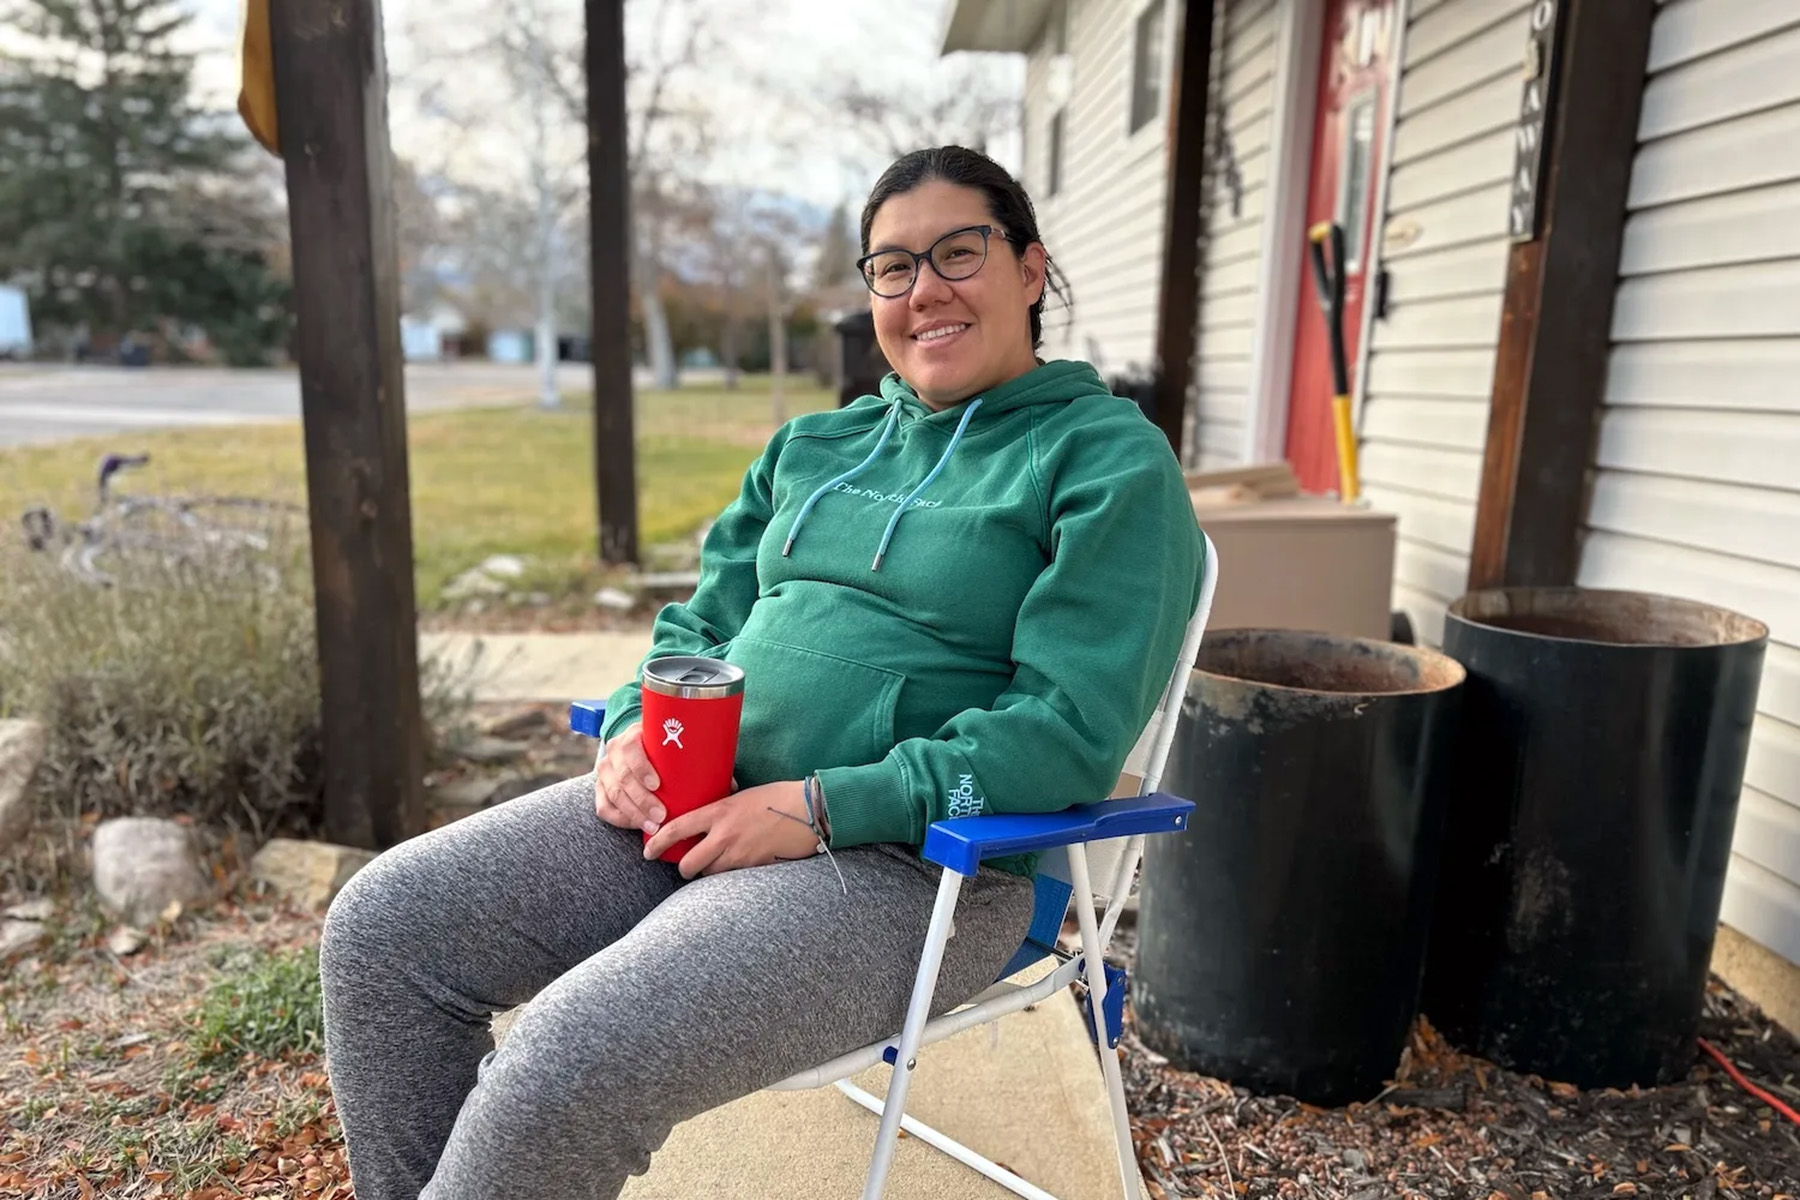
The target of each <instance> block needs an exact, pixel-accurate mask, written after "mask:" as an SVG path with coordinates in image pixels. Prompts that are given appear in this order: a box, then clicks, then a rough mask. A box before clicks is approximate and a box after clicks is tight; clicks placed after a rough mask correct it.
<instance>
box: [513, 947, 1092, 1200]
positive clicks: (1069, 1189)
mask: <svg viewBox="0 0 1800 1200" xmlns="http://www.w3.org/2000/svg"><path fill="white" fill-rule="evenodd" d="M1029 977H1030V976H1029V975H1022V976H1021V977H1020V978H1021V979H1025V978H1029ZM508 1024H510V1019H509V1018H507V1017H502V1018H500V1019H498V1020H496V1022H495V1029H496V1033H497V1034H498V1035H500V1036H502V1037H503V1036H504V1029H505V1027H506V1025H508ZM888 1076H889V1070H888V1068H887V1067H886V1066H878V1067H875V1068H872V1069H871V1070H868V1071H865V1072H863V1073H861V1074H860V1075H858V1076H856V1077H855V1078H854V1079H853V1080H852V1082H854V1083H855V1084H856V1085H857V1086H859V1087H861V1088H863V1089H864V1090H865V1091H867V1092H869V1093H870V1094H872V1095H875V1096H882V1095H885V1094H886V1092H887V1080H888ZM906 1111H907V1113H908V1114H909V1115H911V1116H913V1117H916V1118H918V1119H919V1120H921V1121H923V1122H925V1123H926V1124H927V1125H930V1126H932V1127H933V1128H936V1129H938V1130H940V1131H941V1132H943V1133H946V1134H948V1135H949V1136H951V1137H954V1138H956V1139H957V1140H958V1141H960V1142H962V1143H963V1144H964V1145H966V1146H968V1147H970V1148H971V1149H973V1150H975V1151H976V1152H978V1153H980V1154H983V1155H986V1156H987V1157H988V1158H991V1159H993V1160H994V1161H995V1162H998V1163H1000V1164H1002V1165H1004V1166H1005V1167H1007V1168H1008V1169H1009V1170H1012V1171H1014V1172H1017V1173H1018V1174H1020V1175H1022V1176H1024V1177H1025V1178H1026V1179H1027V1180H1030V1181H1031V1182H1032V1183H1034V1184H1036V1185H1037V1186H1039V1187H1041V1188H1043V1189H1045V1190H1046V1191H1048V1192H1049V1193H1050V1194H1052V1195H1054V1196H1056V1197H1058V1200H1116V1197H1118V1196H1119V1195H1121V1189H1120V1186H1119V1175H1118V1167H1117V1158H1116V1156H1115V1154H1114V1151H1113V1141H1112V1134H1111V1117H1110V1113H1109V1109H1108V1106H1107V1103H1106V1090H1105V1084H1104V1082H1103V1081H1102V1078H1101V1075H1100V1066H1099V1062H1098V1061H1097V1060H1096V1058H1095V1057H1094V1052H1093V1048H1092V1045H1091V1044H1090V1043H1089V1041H1088V1039H1087V1036H1086V1034H1085V1033H1084V1032H1083V1030H1082V1025H1081V1010H1080V1008H1079V1007H1078V1006H1077V1005H1076V1003H1075V999H1074V997H1073V996H1072V995H1071V994H1070V993H1069V992H1067V991H1066V990H1065V991H1062V992H1059V993H1057V994H1056V995H1055V996H1053V997H1052V998H1051V999H1050V1000H1049V1001H1047V1002H1045V1003H1044V1004H1041V1005H1039V1006H1038V1007H1037V1008H1035V1009H1032V1010H1028V1011H1025V1012H1019V1013H1014V1014H1012V1015H1011V1016H1009V1017H1006V1018H1004V1019H1002V1020H1000V1021H998V1022H996V1023H994V1024H993V1025H990V1026H987V1027H985V1028H977V1029H971V1030H968V1031H966V1032H964V1033H961V1034H958V1035H957V1036H956V1037H953V1038H949V1039H947V1040H946V1041H943V1042H939V1043H938V1044H937V1045H935V1046H928V1047H926V1049H925V1050H924V1051H923V1052H922V1053H921V1054H920V1055H919V1069H918V1072H917V1074H916V1075H915V1076H914V1078H913V1085H912V1088H911V1090H910V1093H909V1094H908V1096H907V1105H906ZM877 1124H878V1118H877V1117H876V1116H875V1114H873V1113H871V1112H869V1111H868V1110H867V1109H865V1108H863V1107H861V1106H860V1105H858V1104H856V1103H855V1102H854V1101H852V1100H850V1099H849V1098H848V1097H846V1096H844V1095H843V1094H842V1093H840V1092H839V1091H838V1090H837V1089H836V1088H834V1087H824V1088H818V1089H815V1090H813V1091H805V1092H759V1093H756V1094H754V1095H751V1096H746V1097H744V1098H743V1099H741V1100H737V1101H734V1102H733V1103H731V1104H727V1105H724V1106H722V1107H720V1108H716V1109H714V1110H712V1111H711V1112H707V1113H702V1114H701V1115H700V1116H698V1117H695V1118H693V1119H692V1120H690V1121H686V1122H683V1123H682V1124H681V1125H678V1126H677V1127H676V1128H675V1130H674V1132H673V1133H671V1134H670V1136H669V1140H668V1141H667V1142H665V1143H664V1144H663V1147H662V1149H661V1150H659V1151H657V1153H656V1155H655V1156H654V1157H653V1159H652V1160H651V1164H650V1171H649V1173H648V1174H646V1175H643V1176H640V1177H638V1178H635V1179H633V1180H631V1181H630V1182H629V1183H628V1184H627V1185H626V1187H625V1191H624V1192H623V1194H622V1200H691V1198H692V1197H695V1196H730V1197H732V1198H733V1200H759V1198H762V1197H768V1198H769V1200H777V1198H779V1200H788V1198H789V1197H794V1198H798V1200H813V1198H818V1200H840V1198H842V1197H855V1196H858V1195H860V1194H861V1192H862V1185H863V1179H864V1177H865V1176H866V1174H867V1172H868V1166H869V1157H870V1154H871V1153H872V1152H873V1150H874V1145H875V1132H876V1128H877ZM1011 1196H1012V1193H1011V1192H1009V1191H1007V1190H1006V1189H1005V1188H1002V1187H1000V1186H999V1185H998V1184H995V1183H993V1182H991V1181H989V1180H988V1179H986V1178H984V1177H983V1176H981V1175H980V1174H978V1173H977V1172H975V1171H974V1170H972V1169H970V1168H969V1167H966V1166H964V1165H962V1164H961V1163H959V1162H957V1161H955V1160H954V1159H952V1158H950V1157H949V1156H948V1155H946V1154H944V1153H943V1152H942V1151H939V1150H937V1149H935V1148H933V1147H931V1146H928V1145H926V1144H925V1143H924V1142H922V1141H920V1140H918V1139H917V1138H913V1137H909V1136H906V1135H904V1134H903V1135H902V1136H901V1139H900V1144H899V1146H898V1148H897V1149H896V1151H895V1155H894V1165H893V1168H892V1170H891V1171H890V1173H889V1175H888V1187H887V1192H886V1200H946V1198H947V1197H958V1198H959V1200H961V1198H965V1197H966V1198H967V1200H1006V1198H1008V1197H1011Z"/></svg>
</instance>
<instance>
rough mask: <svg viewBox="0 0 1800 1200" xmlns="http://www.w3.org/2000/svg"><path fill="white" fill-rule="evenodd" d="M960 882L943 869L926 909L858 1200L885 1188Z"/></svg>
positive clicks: (873, 1199)
mask: <svg viewBox="0 0 1800 1200" xmlns="http://www.w3.org/2000/svg"><path fill="white" fill-rule="evenodd" d="M962 881H963V877H962V876H961V875H958V874H957V873H956V872H955V871H952V870H950V869H948V868H945V870H944V874H943V877H942V878H941V879H940V880H939V881H938V894H937V904H936V905H935V906H933V908H932V910H931V924H930V926H929V927H928V928H927V929H926V931H925V948H924V951H923V952H922V953H921V954H920V955H919V973H918V975H917V977H916V978H915V979H914V980H913V993H912V1001H911V1003H910V1004H908V1005H907V1008H906V1025H905V1027H904V1028H902V1030H901V1031H900V1047H899V1050H898V1052H897V1053H898V1057H897V1058H895V1060H894V1073H893V1076H892V1077H891V1078H890V1079H889V1081H888V1091H887V1100H886V1102H885V1103H884V1104H883V1105H882V1113H881V1129H880V1131H879V1132H878V1133H877V1134H876V1135H875V1155H874V1158H873V1159H872V1160H871V1161H870V1163H869V1174H868V1177H867V1178H866V1179H865V1180H864V1181H863V1192H862V1195H863V1200H880V1196H881V1193H882V1189H883V1188H884V1187H886V1186H887V1173H888V1168H889V1167H890V1166H892V1165H893V1162H894V1145H895V1143H897V1142H898V1141H899V1140H900V1118H901V1117H902V1116H904V1115H905V1111H906V1089H907V1086H908V1085H909V1084H910V1083H911V1082H912V1073H913V1070H914V1069H915V1068H916V1067H917V1066H918V1065H919V1061H918V1060H919V1042H920V1040H921V1039H922V1038H923V1037H924V1035H925V1024H926V1022H927V1021H928V1020H929V1019H930V1017H931V997H932V996H933V994H935V993H936V991H937V980H938V969H939V968H940V967H942V966H943V963H944V943H946V942H948V941H949V940H950V933H951V928H952V922H953V919H954V917H955V915H956V898H957V896H958V895H959V894H960V893H961V892H962ZM1091 907H1092V906H1091V905H1090V908H1091Z"/></svg>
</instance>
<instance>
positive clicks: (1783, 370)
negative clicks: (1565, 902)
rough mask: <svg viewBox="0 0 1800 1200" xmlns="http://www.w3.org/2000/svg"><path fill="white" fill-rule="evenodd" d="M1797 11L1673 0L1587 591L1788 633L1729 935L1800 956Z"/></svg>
mask: <svg viewBox="0 0 1800 1200" xmlns="http://www.w3.org/2000/svg"><path fill="white" fill-rule="evenodd" d="M1797 63H1800V6H1797V5H1795V4H1793V3H1792V0H1671V2H1670V3H1668V4H1666V5H1665V6H1664V7H1663V8H1662V10H1661V11H1660V12H1659V13H1658V14H1657V18H1656V24H1655V26H1654V28H1653V33H1652V38H1651V49H1650V63H1649V70H1650V75H1649V80H1648V83H1647V85H1646V90H1645V93H1644V104H1643V113H1642V116H1641V118H1640V121H1639V126H1638V138H1639V146H1638V152H1637V158H1636V161H1635V163H1634V164H1633V170H1632V176H1631V191H1630V199H1629V201H1628V204H1629V209H1630V213H1629V218H1628V221H1627V224H1626V227H1625V240H1624V246H1623V251H1622V255H1621V263H1620V276H1621V278H1620V281H1619V293H1618V299H1617V305H1616V308H1615V311H1614V313H1613V324H1612V338H1613V352H1612V361H1611V365H1610V370H1609V373H1608V378H1607V385H1606V395H1605V407H1604V408H1603V410H1602V415H1601V422H1600V431H1599V437H1598V439H1597V442H1596V448H1595V461H1594V467H1595V476H1594V483H1593V491H1592V498H1591V501H1590V505H1589V511H1588V516H1587V529H1586V532H1585V537H1584V542H1583V547H1582V555H1581V568H1580V575H1579V579H1578V582H1580V583H1581V584H1582V585H1584V586H1588V587H1621V588H1630V589H1636V590H1641V591H1650V592H1659V593H1664V594H1670V595H1677V596H1685V597H1690V598H1693V599H1697V600H1702V601H1706V602H1709V603H1714V604H1720V605H1724V606H1725V607H1728V608H1731V609H1735V610H1737V611H1740V612H1743V613H1745V614H1746V615H1748V616H1752V617H1755V618H1757V619H1758V620H1761V621H1763V622H1765V623H1766V624H1767V625H1768V626H1769V634H1770V645H1769V651H1768V657H1767V659H1766V660H1765V662H1764V666H1763V681H1762V691H1761V693H1760V696H1759V701H1758V713H1757V717H1756V721H1755V724H1754V726H1753V727H1752V730H1751V749H1750V757H1749V761H1748V763H1747V765H1746V769H1745V779H1744V791H1743V794H1742V798H1741V801H1740V804H1739V810H1738V820H1737V836H1736V839H1735V843H1734V846H1733V860H1732V865H1731V870H1730V873H1729V874H1728V875H1727V877H1726V882H1725V902H1724V910H1723V913H1722V916H1723V919H1724V921H1725V923H1726V924H1728V925H1730V926H1732V927H1733V928H1735V929H1737V930H1738V931H1739V932H1741V933H1743V934H1745V935H1746V936H1748V937H1750V938H1752V939H1753V940H1755V941H1757V942H1759V943H1761V944H1762V945H1763V946H1765V947H1767V948H1768V949H1770V950H1772V951H1774V952H1775V953H1776V954H1779V955H1781V956H1783V957H1784V958H1786V959H1787V960H1788V961H1790V962H1794V963H1800V233H1797V232H1796V225H1795V214H1796V213H1800V69H1796V64H1797Z"/></svg>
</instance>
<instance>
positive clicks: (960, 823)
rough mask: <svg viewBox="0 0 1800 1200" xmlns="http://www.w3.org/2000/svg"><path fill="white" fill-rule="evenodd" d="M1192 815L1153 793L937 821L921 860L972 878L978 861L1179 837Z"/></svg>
mask: <svg viewBox="0 0 1800 1200" xmlns="http://www.w3.org/2000/svg"><path fill="white" fill-rule="evenodd" d="M1193 811H1194V802H1193V801H1192V800H1183V799H1182V798H1181V797H1180V796H1171V795H1169V794H1168V793H1166V792H1153V793H1151V794H1150V795H1148V796H1128V797H1126V798H1124V799H1121V800H1103V801H1101V802H1100V803H1098V804H1083V805H1081V806H1079V807H1076V808H1070V809H1065V810H1063V811H1062V812H1054V813H1023V814H1018V815H1011V814H1008V815H996V816H989V817H953V818H951V819H950V820H947V821H935V822H933V823H932V825H931V827H930V828H929V829H927V830H926V831H925V857H926V858H928V859H930V860H931V861H932V862H934V863H937V864H938V865H939V866H944V867H948V868H950V869H951V870H952V871H955V872H956V873H957V874H959V875H973V874H975V871H976V868H977V867H979V866H980V865H981V860H982V859H984V858H994V857H996V856H998V855H1002V854H1024V853H1027V852H1029V851H1032V850H1048V849H1050V848H1051V847H1053V846H1070V845H1074V844H1075V843H1076V842H1097V841H1100V840H1102V839H1104V838H1116V837H1132V836H1135V835H1137V834H1140V833H1179V832H1180V831H1182V830H1184V829H1186V828H1187V821H1188V814H1189V813H1191V812H1193Z"/></svg>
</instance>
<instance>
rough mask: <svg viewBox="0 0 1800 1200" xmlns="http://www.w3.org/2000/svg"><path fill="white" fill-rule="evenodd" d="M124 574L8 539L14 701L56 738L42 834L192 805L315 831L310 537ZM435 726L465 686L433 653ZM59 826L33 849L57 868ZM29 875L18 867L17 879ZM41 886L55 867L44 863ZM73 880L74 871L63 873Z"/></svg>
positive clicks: (2, 657)
mask: <svg viewBox="0 0 1800 1200" xmlns="http://www.w3.org/2000/svg"><path fill="white" fill-rule="evenodd" d="M106 569H107V570H108V571H109V572H111V573H112V574H113V578H114V583H113V584H112V586H98V585H96V584H95V583H93V582H91V581H89V580H86V579H83V578H80V577H78V575H76V574H75V573H72V572H71V571H69V570H67V569H65V568H64V567H63V566H62V565H61V564H60V563H59V561H58V559H57V557H56V556H55V555H53V554H43V553H37V554H34V553H31V552H30V551H28V550H25V549H24V548H22V547H7V548H4V549H0V580H3V582H0V716H14V717H17V716H25V717H33V718H36V719H37V720H40V721H42V722H44V724H45V725H46V726H47V727H48V729H49V734H50V737H49V750H48V753H47V754H46V756H45V759H44V762H43V764H42V766H41V767H40V768H39V771H38V774H37V778H36V781H35V783H34V785H33V792H34V804H35V808H36V812H37V816H38V818H39V823H40V826H41V830H40V834H41V835H42V834H52V832H53V831H54V834H53V839H52V840H54V841H56V842H59V843H63V844H62V845H61V846H60V849H59V851H58V852H54V853H52V854H51V855H50V857H51V858H52V859H54V860H56V861H55V869H56V870H57V873H58V874H59V875H61V874H62V873H63V871H65V870H66V869H67V868H68V866H69V865H70V861H71V858H72V856H73V855H74V854H75V853H77V852H78V850H79V847H78V846H77V845H76V844H74V843H75V841H76V839H77V838H78V836H79V834H78V831H79V830H80V828H81V826H82V824H83V820H82V818H84V817H85V818H86V822H87V823H89V824H91V823H92V822H93V821H94V820H95V819H103V818H106V817H115V816H132V815H138V816H169V817H180V816H183V815H185V816H186V817H189V818H191V819H192V821H193V823H194V824H195V825H197V826H200V827H202V828H208V829H214V830H217V831H219V832H224V831H242V832H244V833H247V834H248V835H250V837H251V839H252V840H253V842H254V843H255V844H257V845H260V844H261V843H262V842H263V841H264V840H266V839H267V838H269V837H273V836H277V835H281V836H290V837H316V836H318V835H319V834H320V832H321V829H322V820H323V798H322V782H321V778H322V777H321V763H320V753H321V749H320V729H319V669H318V656H317V653H316V649H315V646H316V642H315V628H314V611H313V591H312V577H311V565H310V561H309V559H308V557H307V554H306V550H305V544H304V539H303V538H300V537H291V536H288V535H285V534H283V535H280V536H278V538H277V540H276V543H275V545H274V547H273V549H271V550H270V551H268V552H265V553H262V554H258V555H256V556H255V557H254V558H251V557H245V556H241V555H228V556H214V557H209V558H208V559H207V560H206V561H205V562H203V563H196V562H193V561H183V560H180V559H171V558H169V557H167V556H163V555H140V556H134V557H132V558H131V559H129V560H125V561H110V562H108V564H107V568H106ZM421 675H422V684H423V689H424V702H425V707H426V714H427V723H428V727H442V726H444V725H446V724H448V723H449V722H451V721H452V720H455V719H457V718H458V717H459V714H460V713H461V711H462V710H463V709H464V708H465V707H466V703H467V697H466V695H464V694H462V693H461V692H459V690H458V687H457V682H458V681H457V680H455V679H452V678H450V677H449V675H448V673H447V672H446V671H445V670H444V669H443V668H442V667H440V666H439V665H438V664H435V663H422V664H421ZM43 840H44V839H43V837H42V836H40V837H39V838H36V839H33V841H35V842H37V843H38V844H37V845H35V846H32V847H29V848H26V847H21V848H19V849H21V850H28V851H29V853H31V854H32V856H33V857H34V858H36V860H37V862H36V864H35V866H34V868H33V869H34V870H40V871H41V870H42V869H44V862H43V858H44V851H45V846H44V845H43ZM14 882H18V881H14ZM32 882H33V883H35V884H36V885H37V886H34V887H31V888H30V889H29V890H33V891H35V890H38V889H39V888H40V887H42V886H43V885H45V884H47V883H50V882H51V881H49V880H44V879H41V878H40V879H37V880H34V881H32ZM59 882H60V881H59Z"/></svg>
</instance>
